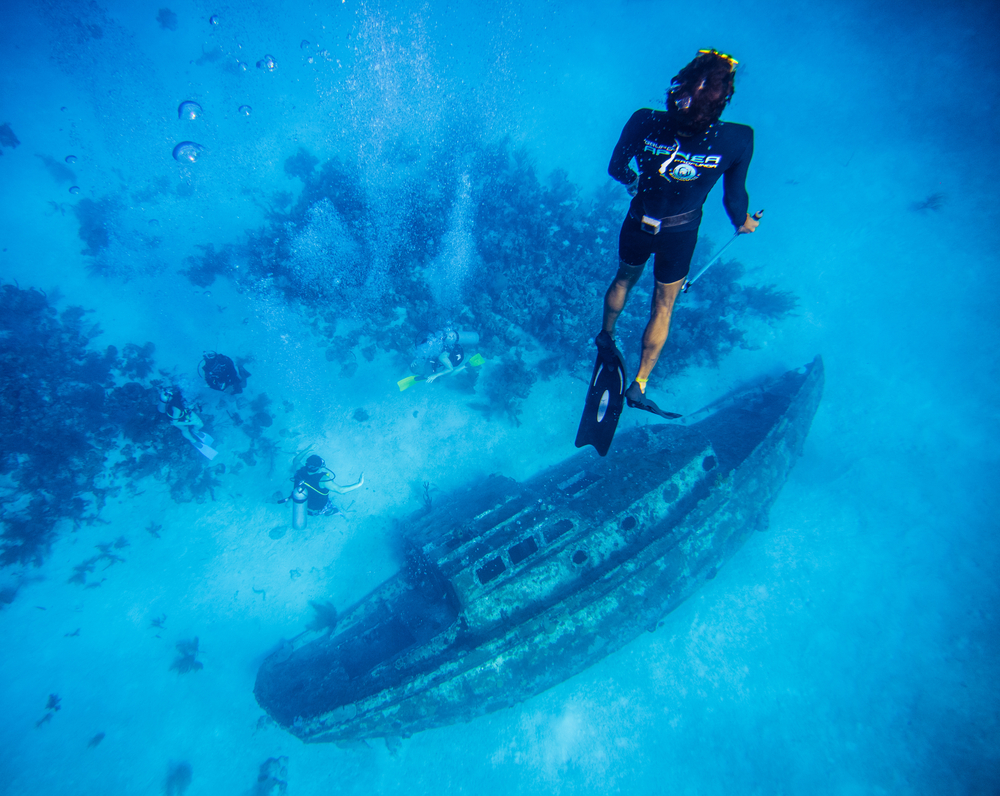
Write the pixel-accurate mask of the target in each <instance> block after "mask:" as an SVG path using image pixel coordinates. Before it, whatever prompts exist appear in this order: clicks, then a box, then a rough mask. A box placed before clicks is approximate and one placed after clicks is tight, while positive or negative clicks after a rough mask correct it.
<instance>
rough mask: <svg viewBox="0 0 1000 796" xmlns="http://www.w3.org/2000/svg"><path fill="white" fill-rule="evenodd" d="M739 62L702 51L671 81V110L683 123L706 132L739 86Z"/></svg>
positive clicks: (669, 101) (694, 130)
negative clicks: (736, 80)
mask: <svg viewBox="0 0 1000 796" xmlns="http://www.w3.org/2000/svg"><path fill="white" fill-rule="evenodd" d="M735 76H736V62H735V61H733V60H732V59H731V58H727V57H725V56H723V55H721V54H720V53H717V52H715V51H714V50H711V51H709V52H703V53H698V55H696V56H695V58H694V60H692V61H691V63H689V64H688V65H687V66H685V67H684V68H683V69H681V71H680V72H678V73H677V74H676V75H675V76H674V78H673V79H672V80H671V81H670V89H669V90H668V92H667V110H668V111H669V112H670V114H671V115H672V116H674V117H675V118H676V119H677V121H678V122H679V124H680V125H681V127H682V128H683V129H685V130H688V131H690V132H703V131H705V130H707V129H708V128H709V127H710V126H711V125H712V124H714V123H715V122H717V121H718V120H719V117H720V116H721V115H722V111H723V110H725V108H726V105H728V104H729V100H731V99H732V98H733V92H734V91H735V90H736V84H735V80H734V78H735Z"/></svg>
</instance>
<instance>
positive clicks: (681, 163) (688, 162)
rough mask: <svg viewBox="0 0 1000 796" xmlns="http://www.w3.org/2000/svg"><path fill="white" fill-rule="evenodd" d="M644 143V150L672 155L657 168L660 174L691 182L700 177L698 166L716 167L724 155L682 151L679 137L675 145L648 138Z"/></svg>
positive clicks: (667, 177)
mask: <svg viewBox="0 0 1000 796" xmlns="http://www.w3.org/2000/svg"><path fill="white" fill-rule="evenodd" d="M643 143H644V144H645V146H644V147H643V149H644V151H646V152H649V153H650V154H652V155H670V157H668V158H667V159H666V160H664V161H663V163H661V164H660V167H659V168H658V169H657V171H658V172H659V173H660V176H661V177H664V178H666V179H671V180H677V181H678V182H691V180H697V179H698V175H699V172H698V168H697V167H698V166H701V167H702V168H704V169H714V168H718V166H719V164H720V163H722V157H721V156H719V155H689V154H688V153H686V152H681V142H680V141H678V140H677V139H674V144H673V146H664V145H663V144H658V143H656V142H655V141H650V140H648V139H646V140H645V141H644V142H643ZM671 166H673V168H671ZM668 169H669V171H668Z"/></svg>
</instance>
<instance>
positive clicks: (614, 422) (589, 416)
mask: <svg viewBox="0 0 1000 796" xmlns="http://www.w3.org/2000/svg"><path fill="white" fill-rule="evenodd" d="M594 342H595V343H597V362H595V363H594V375H593V376H591V377H590V388H589V389H588V390H587V400H586V403H584V405H583V417H581V418H580V427H579V428H578V429H577V432H576V447H578V448H582V447H583V446H584V445H593V446H594V448H595V449H596V450H597V452H598V453H599V454H601V456H606V455H607V453H608V448H610V447H611V440H612V439H614V436H615V429H617V428H618V418H619V417H621V414H622V409H623V408H624V406H625V385H626V384H628V377H627V376H626V375H625V358H624V357H623V356H622V354H621V351H619V350H618V348H617V346H616V345H615V342H614V340H612V339H611V335H609V334H608V333H607V332H604V331H602V332H601V333H600V334H599V335H597V339H596V340H595V341H594Z"/></svg>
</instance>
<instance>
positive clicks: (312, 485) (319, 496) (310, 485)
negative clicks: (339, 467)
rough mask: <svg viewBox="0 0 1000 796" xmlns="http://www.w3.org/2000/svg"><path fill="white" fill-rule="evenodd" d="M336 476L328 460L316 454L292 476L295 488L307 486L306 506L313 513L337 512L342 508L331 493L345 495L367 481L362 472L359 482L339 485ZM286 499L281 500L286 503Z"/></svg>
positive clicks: (321, 514) (319, 514) (320, 514)
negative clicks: (327, 462)
mask: <svg viewBox="0 0 1000 796" xmlns="http://www.w3.org/2000/svg"><path fill="white" fill-rule="evenodd" d="M336 477H337V476H336V474H335V473H334V472H332V471H331V470H330V469H328V468H327V466H326V462H325V461H323V459H322V458H321V457H319V456H316V455H315V454H314V455H312V456H310V457H309V458H308V459H306V463H305V464H304V465H303V466H302V467H300V468H299V469H298V470H296V471H295V475H294V476H292V481H293V482H294V489H298V488H299V487H300V486H301V487H304V488H305V491H306V495H307V496H308V502H307V503H306V508H307V509H308V510H309V513H310V514H311V515H313V516H317V515H318V516H324V515H330V514H336V513H337V512H339V511H340V509H338V508H337V507H336V506H335V505H334V504H333V499H332V498H331V497H330V493H331V492H336V493H337V494H338V495H345V494H347V493H348V492H352V491H353V490H355V489H357V488H359V487H360V486H362V485H363V484H364V483H365V474H364V473H362V474H361V477H360V478H359V479H358V481H357V483H355V484H351V485H350V486H337V484H335V483H334V480H333V479H335V478H336ZM287 499H288V498H286V499H285V500H287ZM285 500H282V501H280V502H281V503H284V502H285Z"/></svg>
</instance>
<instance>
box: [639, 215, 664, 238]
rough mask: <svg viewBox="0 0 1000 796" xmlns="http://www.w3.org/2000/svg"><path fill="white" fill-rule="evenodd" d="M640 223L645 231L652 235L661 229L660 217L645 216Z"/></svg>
mask: <svg viewBox="0 0 1000 796" xmlns="http://www.w3.org/2000/svg"><path fill="white" fill-rule="evenodd" d="M639 225H640V226H641V227H642V231H643V232H648V233H649V234H650V235H655V234H656V233H657V232H659V231H660V219H658V218H653V217H652V216H643V217H642V220H641V221H640V222H639Z"/></svg>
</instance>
